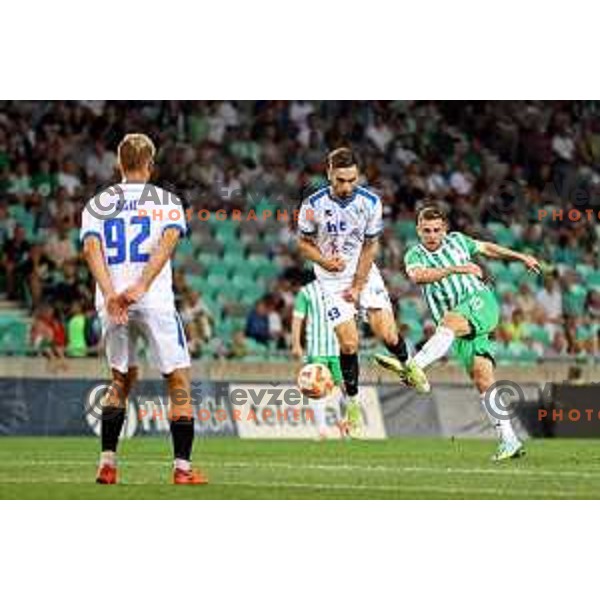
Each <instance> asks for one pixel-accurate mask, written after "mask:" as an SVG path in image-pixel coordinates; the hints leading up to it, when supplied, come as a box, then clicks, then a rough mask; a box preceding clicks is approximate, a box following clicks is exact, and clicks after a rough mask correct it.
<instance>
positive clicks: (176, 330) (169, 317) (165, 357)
mask: <svg viewBox="0 0 600 600" xmlns="http://www.w3.org/2000/svg"><path fill="white" fill-rule="evenodd" d="M100 321H101V323H102V335H103V337H104V345H105V347H106V357H107V358H108V363H109V364H110V366H111V368H113V369H116V370H117V371H119V372H121V373H127V371H128V369H129V367H133V366H136V365H137V364H139V356H138V344H139V340H140V339H141V340H144V341H146V343H148V345H149V347H150V355H151V357H152V359H153V362H154V363H155V365H156V366H157V367H158V368H159V369H160V372H161V373H162V374H163V375H168V374H169V373H172V372H173V371H174V370H175V369H184V368H186V367H189V366H190V364H191V363H190V354H189V352H188V346H187V340H186V339H185V331H184V329H183V324H182V323H181V318H180V317H179V314H178V313H177V311H176V310H175V309H174V308H173V309H172V310H158V309H150V308H136V309H130V311H129V322H128V323H127V325H115V324H114V323H112V322H110V320H109V319H108V315H107V313H106V311H104V310H102V311H100Z"/></svg>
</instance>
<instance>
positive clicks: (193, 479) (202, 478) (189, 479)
mask: <svg viewBox="0 0 600 600" xmlns="http://www.w3.org/2000/svg"><path fill="white" fill-rule="evenodd" d="M173 483H174V484H175V485H202V484H204V483H208V478H207V477H206V475H205V474H204V473H202V471H198V470H196V469H190V470H189V471H185V470H184V469H173Z"/></svg>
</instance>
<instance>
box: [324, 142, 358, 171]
mask: <svg viewBox="0 0 600 600" xmlns="http://www.w3.org/2000/svg"><path fill="white" fill-rule="evenodd" d="M355 165H358V160H357V159H356V155H355V154H354V152H353V151H352V150H351V149H350V148H347V147H346V146H342V147H341V148H336V149H335V150H333V151H332V152H330V153H329V154H328V155H327V168H328V169H345V168H347V167H353V166H355Z"/></svg>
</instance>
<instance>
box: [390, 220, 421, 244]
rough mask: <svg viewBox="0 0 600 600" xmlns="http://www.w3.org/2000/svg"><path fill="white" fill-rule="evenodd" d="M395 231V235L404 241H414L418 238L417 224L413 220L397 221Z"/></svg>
mask: <svg viewBox="0 0 600 600" xmlns="http://www.w3.org/2000/svg"><path fill="white" fill-rule="evenodd" d="M393 229H394V233H395V234H396V235H397V236H398V237H399V238H400V239H402V240H413V239H416V237H417V232H416V228H415V222H414V221H413V220H412V219H411V220H402V221H396V223H394V225H393Z"/></svg>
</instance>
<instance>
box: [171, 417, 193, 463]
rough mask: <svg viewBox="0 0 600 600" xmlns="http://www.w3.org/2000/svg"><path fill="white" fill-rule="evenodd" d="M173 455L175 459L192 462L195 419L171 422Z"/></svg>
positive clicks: (180, 419) (181, 419)
mask: <svg viewBox="0 0 600 600" xmlns="http://www.w3.org/2000/svg"><path fill="white" fill-rule="evenodd" d="M171 435H172V436H173V454H174V455H175V458H179V459H181V460H190V458H191V456H192V445H193V444H194V419H188V418H183V417H181V418H179V419H173V420H172V421H171Z"/></svg>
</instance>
